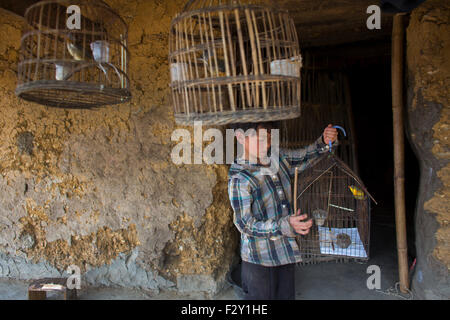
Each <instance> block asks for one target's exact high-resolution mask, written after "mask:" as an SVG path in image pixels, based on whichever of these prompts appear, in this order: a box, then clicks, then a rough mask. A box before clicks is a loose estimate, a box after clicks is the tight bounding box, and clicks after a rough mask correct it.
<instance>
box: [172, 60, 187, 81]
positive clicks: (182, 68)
mask: <svg viewBox="0 0 450 320" xmlns="http://www.w3.org/2000/svg"><path fill="white" fill-rule="evenodd" d="M187 74H188V64H187V63H180V62H178V63H172V64H171V65H170V77H171V80H172V82H175V81H185V80H187V78H188V77H187Z"/></svg>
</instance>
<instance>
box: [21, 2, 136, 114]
mask: <svg viewBox="0 0 450 320" xmlns="http://www.w3.org/2000/svg"><path fill="white" fill-rule="evenodd" d="M73 6H76V7H77V8H79V12H76V11H72V9H71V8H74V7H73ZM68 9H69V10H68ZM76 15H78V17H79V20H78V21H79V25H78V26H77V25H76V22H75V26H74V27H73V25H71V24H70V23H69V21H77V20H76ZM25 19H26V21H27V24H28V27H27V29H26V30H25V31H24V34H23V36H22V39H21V50H20V61H19V65H18V84H17V88H16V94H17V95H18V96H19V97H20V98H23V99H25V100H29V101H33V102H37V103H40V104H43V105H46V106H51V107H61V108H80V109H84V108H86V109H88V108H93V107H98V106H103V105H111V104H118V103H123V102H126V101H128V100H130V98H131V93H130V89H129V85H130V81H129V78H128V75H127V70H128V67H127V66H128V62H129V53H128V49H127V37H128V36H127V25H126V24H125V22H124V21H123V20H122V19H121V17H120V16H119V15H117V14H116V13H115V12H114V11H113V10H112V9H111V8H110V7H109V6H108V5H107V4H106V3H104V2H102V1H100V0H95V1H88V0H52V1H40V2H38V3H36V4H34V5H32V6H30V7H29V8H28V9H27V10H26V12H25Z"/></svg>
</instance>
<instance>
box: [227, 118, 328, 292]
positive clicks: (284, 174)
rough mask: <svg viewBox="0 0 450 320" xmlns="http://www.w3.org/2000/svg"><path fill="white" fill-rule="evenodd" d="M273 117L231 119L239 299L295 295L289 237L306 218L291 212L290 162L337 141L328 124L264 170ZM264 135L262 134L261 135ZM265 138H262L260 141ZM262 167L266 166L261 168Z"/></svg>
mask: <svg viewBox="0 0 450 320" xmlns="http://www.w3.org/2000/svg"><path fill="white" fill-rule="evenodd" d="M277 125H278V123H276V122H262V123H243V124H234V125H233V126H232V127H233V129H234V130H235V135H236V138H237V141H238V143H239V144H240V145H241V146H242V149H243V150H244V154H243V155H240V156H238V157H237V159H236V161H235V163H234V164H233V165H232V166H231V168H230V171H229V176H228V177H229V179H228V194H229V198H230V202H231V206H232V208H233V211H234V217H233V221H234V224H235V226H236V227H237V229H238V230H239V232H240V233H241V249H240V251H241V258H242V271H241V272H242V274H241V277H242V289H243V291H244V294H245V299H248V300H257V299H264V300H272V299H295V279H294V271H295V270H294V267H295V263H297V262H300V261H301V256H300V251H299V248H298V245H297V242H296V241H295V237H296V236H297V235H299V234H300V235H307V234H308V233H309V230H310V228H311V226H312V220H311V219H309V220H307V219H308V215H307V213H304V214H300V211H299V212H297V213H296V214H294V212H293V209H292V205H291V203H290V202H291V178H292V177H293V173H294V169H295V167H298V168H299V170H304V169H306V168H307V167H308V166H309V165H310V164H311V162H312V161H313V160H314V159H316V158H317V157H318V156H319V155H320V154H323V153H325V152H329V149H330V147H329V142H331V143H332V144H333V145H332V147H333V146H336V145H337V130H336V129H334V128H333V126H332V125H331V124H330V125H329V126H328V127H327V128H325V130H324V131H323V134H322V135H321V136H320V137H319V138H318V139H317V140H316V141H315V142H314V143H313V144H311V145H310V146H307V147H305V148H301V149H297V150H283V149H280V154H279V159H278V160H279V170H278V172H275V173H273V174H271V175H268V174H267V172H268V171H267V166H268V161H267V159H270V158H271V159H272V161H273V157H272V156H270V157H268V155H269V154H270V153H271V139H270V136H271V130H273V129H276V127H277ZM265 138H267V139H265ZM264 140H266V141H264ZM264 169H266V170H264Z"/></svg>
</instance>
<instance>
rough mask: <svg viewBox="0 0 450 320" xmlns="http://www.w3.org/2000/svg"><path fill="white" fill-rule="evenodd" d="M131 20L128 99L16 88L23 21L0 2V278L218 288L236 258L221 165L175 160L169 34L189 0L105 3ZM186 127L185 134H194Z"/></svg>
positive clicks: (224, 168)
mask: <svg viewBox="0 0 450 320" xmlns="http://www.w3.org/2000/svg"><path fill="white" fill-rule="evenodd" d="M107 2H108V4H109V5H111V7H112V8H113V9H114V10H116V11H117V12H118V13H119V14H120V15H121V16H122V17H123V18H124V20H125V21H126V22H127V24H128V27H129V38H128V44H129V50H130V53H131V60H130V65H129V76H130V78H131V86H132V87H131V88H132V95H133V98H132V100H131V102H130V103H127V104H122V105H118V106H112V107H106V108H103V109H100V110H96V111H82V110H64V109H55V108H47V107H44V106H41V105H38V104H34V103H28V102H26V101H23V100H21V99H19V98H17V97H16V96H15V94H14V90H15V86H16V71H17V63H18V59H19V47H20V37H21V28H22V24H23V20H22V19H21V18H20V17H18V16H16V15H14V14H12V13H10V12H8V11H5V10H1V9H0V34H1V36H2V41H1V42H0V114H1V116H0V277H12V278H19V279H32V278H39V277H43V276H56V275H67V274H65V273H64V272H65V270H66V269H67V267H68V266H70V265H73V264H75V265H77V266H79V267H80V268H81V271H82V272H83V274H84V277H85V280H86V281H87V282H89V283H91V284H105V285H119V286H131V287H141V288H146V289H149V290H155V291H158V290H159V289H163V288H174V289H177V290H180V291H184V292H189V291H204V292H208V293H215V292H217V291H218V290H219V289H220V286H221V285H222V284H223V279H224V275H225V273H226V272H227V271H228V268H229V267H230V264H231V263H232V260H233V258H234V256H235V252H236V246H237V244H238V238H237V233H236V231H235V229H234V226H233V223H232V210H231V207H230V205H229V200H228V197H227V172H228V167H227V166H224V165H222V166H220V165H218V166H208V165H181V166H177V165H174V164H173V163H172V161H171V159H170V153H171V150H172V148H173V146H174V145H175V144H176V143H177V142H172V141H171V135H172V132H173V130H174V129H176V128H177V126H176V124H175V122H174V118H173V111H172V110H173V108H172V105H171V99H170V91H169V87H168V85H169V82H170V79H169V68H168V62H167V55H168V30H169V27H170V21H171V19H172V18H173V17H174V16H175V14H176V13H177V12H179V11H180V10H181V8H182V6H183V4H184V2H185V1H157V0H154V1H142V0H141V1H139V0H134V1H125V0H110V1H107ZM191 132H192V130H191Z"/></svg>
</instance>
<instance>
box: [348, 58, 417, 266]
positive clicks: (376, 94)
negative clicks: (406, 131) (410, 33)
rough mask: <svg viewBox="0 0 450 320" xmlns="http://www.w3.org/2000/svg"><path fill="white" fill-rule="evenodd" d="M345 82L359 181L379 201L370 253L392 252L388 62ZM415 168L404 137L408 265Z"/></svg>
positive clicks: (363, 68) (363, 66)
mask: <svg viewBox="0 0 450 320" xmlns="http://www.w3.org/2000/svg"><path fill="white" fill-rule="evenodd" d="M348 74H349V81H350V89H351V96H352V105H353V114H354V119H355V131H356V143H357V154H358V162H359V169H360V176H361V178H362V180H363V181H364V183H365V184H366V186H367V187H368V189H369V191H370V192H371V193H372V195H373V196H374V197H375V199H376V200H377V201H378V205H376V206H374V207H373V210H372V226H373V228H372V238H371V239H372V241H371V244H372V246H371V254H372V256H374V255H375V256H376V255H378V254H385V253H387V249H388V248H391V249H390V250H394V254H395V256H396V254H397V253H396V250H397V249H396V233H395V209H394V168H393V162H394V154H393V129H392V107H391V106H392V96H391V65H390V57H389V56H388V57H384V58H381V59H378V60H371V61H370V63H359V64H354V65H353V66H352V67H351V68H350V69H349V70H348ZM419 179H420V167H419V163H418V161H417V158H416V157H415V154H414V152H413V151H412V149H411V146H410V144H409V142H408V139H407V138H406V136H405V192H406V220H407V237H408V256H409V263H410V265H411V263H412V262H413V260H414V258H415V256H416V250H415V227H414V212H415V204H416V199H417V192H418V188H419Z"/></svg>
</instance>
